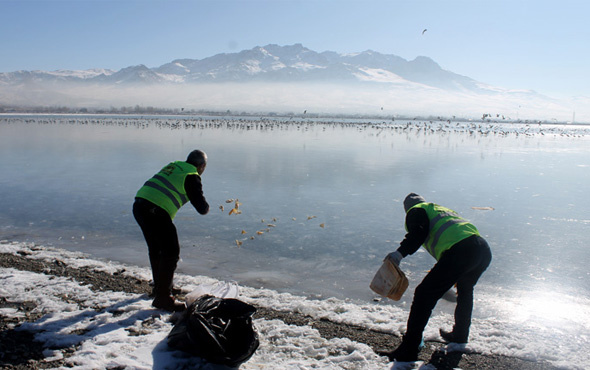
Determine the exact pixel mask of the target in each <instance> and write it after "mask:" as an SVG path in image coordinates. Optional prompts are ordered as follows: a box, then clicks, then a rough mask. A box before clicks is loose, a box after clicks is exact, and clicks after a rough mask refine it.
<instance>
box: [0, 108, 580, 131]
mask: <svg viewBox="0 0 590 370" xmlns="http://www.w3.org/2000/svg"><path fill="white" fill-rule="evenodd" d="M10 115H31V116H33V115H56V116H125V117H137V116H141V117H150V116H153V117H160V116H175V117H185V118H190V117H194V116H205V117H212V118H221V117H236V118H240V117H254V118H272V119H274V118H284V119H292V118H297V119H303V120H306V119H346V120H355V119H359V120H367V119H374V120H387V121H443V122H444V121H450V122H470V123H490V124H542V125H564V126H565V125H582V126H584V125H590V122H569V121H555V120H540V119H532V118H530V119H525V118H521V119H513V118H502V117H500V116H499V117H494V116H487V117H482V118H475V117H463V116H432V115H424V116H421V115H412V116H410V115H391V114H335V113H301V112H298V113H294V112H271V111H261V112H254V111H252V112H247V111H232V110H226V111H214V110H186V111H179V110H177V109H166V108H155V107H128V108H126V107H121V108H111V109H102V108H70V107H10V106H1V105H0V117H1V116H10Z"/></svg>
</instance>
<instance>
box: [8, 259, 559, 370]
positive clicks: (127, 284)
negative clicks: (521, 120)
mask: <svg viewBox="0 0 590 370" xmlns="http://www.w3.org/2000/svg"><path fill="white" fill-rule="evenodd" d="M0 267H10V268H15V269H19V270H25V271H32V272H37V273H43V274H50V275H55V276H64V277H69V278H72V279H74V280H76V281H78V282H80V283H81V284H85V285H88V286H89V287H90V288H91V289H92V290H95V291H120V292H127V293H139V294H148V292H150V291H151V287H150V286H149V282H148V281H145V280H140V279H137V278H134V277H130V276H127V275H124V274H120V273H115V274H109V273H106V272H100V271H96V270H93V269H88V268H73V267H71V266H68V265H66V264H65V263H63V262H61V261H58V260H56V261H53V262H48V261H42V260H35V259H30V258H27V257H26V255H18V254H9V253H0ZM0 278H1V274H0ZM64 299H71V298H68V297H64ZM6 307H10V308H13V309H18V311H19V312H21V313H22V316H20V317H19V318H18V319H7V318H6V317H4V316H2V315H1V314H0V368H2V369H49V368H55V367H59V366H63V365H64V364H65V360H66V359H67V354H68V349H65V351H63V352H64V358H63V359H60V360H55V361H43V360H44V358H45V356H44V354H43V353H44V348H43V347H42V346H41V344H40V343H37V342H34V340H33V339H34V334H33V333H30V332H26V331H23V330H14V328H15V327H17V326H18V325H20V324H21V323H23V322H25V321H29V322H32V321H35V320H38V319H39V318H40V317H42V314H41V313H40V312H41V311H42V310H37V309H36V308H37V307H36V305H35V303H32V302H13V301H10V299H9V298H6V297H0V308H6ZM255 318H265V319H279V320H282V321H284V322H285V323H287V324H292V325H309V326H311V327H313V328H315V329H317V330H318V331H319V332H320V334H321V335H322V336H323V337H324V338H326V339H330V338H335V337H339V338H349V339H351V340H353V341H357V342H362V343H365V344H367V345H369V346H370V347H371V348H373V350H375V351H383V350H391V349H393V348H394V347H395V346H397V344H399V342H400V340H401V338H399V337H396V336H392V335H391V334H388V333H383V332H378V331H374V330H369V329H366V328H361V327H357V326H354V325H346V324H340V323H335V322H332V321H329V320H325V319H322V320H317V319H314V318H312V317H309V316H305V315H302V314H299V313H293V312H284V311H278V310H274V309H271V308H268V307H257V312H256V314H255ZM427 344H429V345H427V346H426V348H425V349H424V350H423V351H422V352H421V353H420V359H421V360H423V361H424V362H425V364H430V365H432V366H435V367H436V368H437V369H456V368H460V369H523V370H529V369H530V370H533V369H534V370H554V369H557V368H556V367H554V366H552V365H551V364H549V363H544V362H531V361H526V360H522V359H519V358H514V357H507V356H499V355H484V354H478V353H459V352H452V353H445V352H444V351H441V350H440V348H441V347H442V346H443V344H441V343H437V342H427ZM73 350H74V349H71V351H72V352H73Z"/></svg>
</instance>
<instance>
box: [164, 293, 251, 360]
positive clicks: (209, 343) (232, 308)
mask: <svg viewBox="0 0 590 370" xmlns="http://www.w3.org/2000/svg"><path fill="white" fill-rule="evenodd" d="M255 312H256V308H255V307H254V306H252V305H250V304H247V303H245V302H242V301H240V300H238V299H235V298H219V297H214V296H212V295H208V294H207V295H202V296H200V297H199V298H197V299H196V300H195V301H194V302H193V303H192V304H191V305H190V306H189V307H188V309H187V310H186V311H185V312H184V313H183V316H182V318H181V319H180V320H179V322H178V323H177V324H176V325H175V326H174V328H172V331H171V332H170V334H168V345H169V346H171V347H173V348H176V349H179V350H182V351H185V352H188V353H190V354H192V355H195V356H198V357H201V358H203V359H205V360H207V361H209V362H212V363H215V364H224V365H227V366H231V367H238V366H239V365H240V364H242V363H244V362H246V361H248V360H249V359H250V357H252V355H253V354H254V352H255V351H256V349H257V348H258V345H259V340H258V333H256V331H255V330H254V327H253V325H252V315H253V314H254V313H255Z"/></svg>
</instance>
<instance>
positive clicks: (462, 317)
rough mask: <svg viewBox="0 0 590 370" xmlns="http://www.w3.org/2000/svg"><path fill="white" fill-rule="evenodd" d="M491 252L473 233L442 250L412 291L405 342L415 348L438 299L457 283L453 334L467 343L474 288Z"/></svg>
mask: <svg viewBox="0 0 590 370" xmlns="http://www.w3.org/2000/svg"><path fill="white" fill-rule="evenodd" d="M491 260H492V252H491V251H490V247H489V246H488V243H487V242H486V241H485V239H483V238H482V237H480V236H477V235H474V236H470V237H469V238H467V239H463V240H462V241H460V242H459V243H457V244H455V245H453V246H452V247H451V249H449V250H447V251H446V252H444V253H443V255H442V256H441V258H440V260H439V261H438V262H437V263H436V265H434V267H433V268H432V270H430V272H429V273H428V274H427V275H426V276H425V277H424V280H422V282H421V283H420V285H418V286H417V287H416V290H415V291H414V301H413V302H412V308H411V309H410V316H409V318H408V328H407V331H406V335H405V336H404V340H403V342H404V345H406V346H408V347H409V348H418V346H419V345H420V342H421V341H422V333H423V331H424V328H425V327H426V324H427V323H428V320H429V319H430V315H431V314H432V310H433V309H434V307H435V306H436V303H437V302H438V300H439V299H440V298H441V297H442V296H443V294H445V292H447V291H448V290H449V289H451V288H452V287H453V285H454V284H455V283H456V284H457V306H456V308H455V326H454V328H453V335H454V336H455V338H456V339H458V341H460V342H462V343H463V342H465V343H466V342H467V338H468V337H469V327H470V326H471V312H472V311H473V287H474V286H475V284H476V283H477V280H478V279H479V277H480V276H481V275H482V274H483V272H484V271H485V270H486V269H487V268H488V266H489V265H490V262H491Z"/></svg>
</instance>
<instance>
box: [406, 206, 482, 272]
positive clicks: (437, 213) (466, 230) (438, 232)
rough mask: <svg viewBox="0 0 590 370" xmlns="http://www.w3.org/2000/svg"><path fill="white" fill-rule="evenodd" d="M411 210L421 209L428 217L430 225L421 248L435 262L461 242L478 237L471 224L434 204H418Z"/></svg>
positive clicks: (454, 213)
mask: <svg viewBox="0 0 590 370" xmlns="http://www.w3.org/2000/svg"><path fill="white" fill-rule="evenodd" d="M412 208H422V209H424V210H425V211H426V214H427V215H428V219H429V221H430V225H429V230H428V236H427V237H426V240H425V241H424V245H423V246H424V248H425V249H426V250H427V251H428V253H430V254H431V255H432V256H433V257H434V258H435V259H436V260H437V261H438V260H439V259H440V257H441V256H442V254H443V253H444V252H445V251H447V250H449V249H450V248H451V247H452V246H453V245H455V244H457V243H458V242H460V241H461V240H463V239H465V238H468V237H470V236H472V235H479V232H478V231H477V228H476V227H475V226H474V225H473V224H471V223H470V222H469V221H467V220H465V219H463V218H461V217H460V216H459V215H458V214H457V212H455V211H453V210H451V209H448V208H445V207H442V206H439V205H438V204H434V203H419V204H417V205H415V206H414V207H412ZM412 208H410V209H412ZM408 211H409V210H408Z"/></svg>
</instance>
